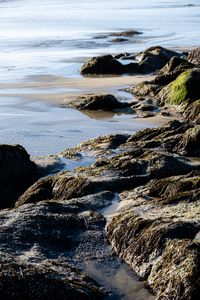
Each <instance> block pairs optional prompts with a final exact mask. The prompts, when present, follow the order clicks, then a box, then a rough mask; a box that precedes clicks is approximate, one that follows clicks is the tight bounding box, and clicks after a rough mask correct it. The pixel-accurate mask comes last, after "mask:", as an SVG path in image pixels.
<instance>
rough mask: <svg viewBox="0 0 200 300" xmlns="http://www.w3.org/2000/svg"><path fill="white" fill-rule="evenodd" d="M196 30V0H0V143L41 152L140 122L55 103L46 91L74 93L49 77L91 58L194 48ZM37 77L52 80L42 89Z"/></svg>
mask: <svg viewBox="0 0 200 300" xmlns="http://www.w3.org/2000/svg"><path fill="white" fill-rule="evenodd" d="M199 28H200V0H177V1H174V0H151V1H150V0H140V1H138V0H123V1H122V0H101V1H99V0H56V1H55V0H0V143H9V144H17V143H19V144H22V145H23V146H24V147H25V148H26V149H27V150H28V152H29V153H30V154H32V155H43V154H45V155H46V154H53V153H57V152H59V151H62V150H64V149H65V148H67V147H70V146H73V145H75V144H77V143H79V142H81V141H83V140H85V139H88V138H92V137H95V136H97V135H102V134H108V133H113V132H126V133H133V132H135V131H136V130H139V129H141V128H144V127H146V126H147V125H146V124H145V123H144V124H142V122H140V123H137V122H134V119H133V117H132V116H129V117H128V116H125V115H121V116H115V115H113V116H112V117H111V116H109V117H105V116H103V118H100V117H99V116H98V117H97V116H95V115H93V114H87V115H83V114H82V113H80V112H77V111H74V110H69V109H62V108H59V107H58V106H57V104H56V103H53V101H51V97H52V98H53V96H55V94H57V95H58V97H59V96H60V97H63V95H64V94H66V95H67V94H70V93H72V92H73V93H75V92H76V91H74V90H73V88H70V86H69V84H68V86H67V87H65V85H64V84H63V86H62V87H61V86H57V85H54V83H56V80H57V78H58V79H59V78H61V79H64V80H66V79H67V78H72V80H76V79H78V78H79V79H81V76H80V74H79V68H80V66H81V64H82V63H83V62H84V61H85V59H86V58H87V57H90V56H94V55H98V54H102V53H113V54H114V53H120V52H125V51H126V52H127V51H128V52H131V53H132V52H137V51H140V50H143V49H145V48H147V47H149V46H152V45H162V46H166V47H172V48H177V47H186V48H187V47H191V46H199V45H200V37H199ZM132 29H135V30H138V31H141V32H143V34H141V35H137V36H134V37H133V38H131V39H130V40H129V41H128V42H124V43H113V42H112V38H111V37H106V36H105V35H106V34H108V33H113V32H119V31H124V30H132ZM99 37H101V38H99ZM40 82H41V83H44V82H45V83H48V82H50V83H51V82H52V84H51V86H50V87H48V85H47V87H46V88H43V87H42V85H40ZM32 83H33V84H32ZM16 84H18V86H17V85H16ZM20 84H21V85H20ZM24 84H26V86H23V85H24ZM29 84H30V87H29V88H27V85H28V86H29ZM109 92H113V90H112V89H111V90H109ZM115 92H117V94H118V95H120V93H122V92H121V91H115ZM83 93H84V90H83ZM39 94H42V96H43V98H48V99H50V103H48V102H44V101H43V102H42V101H39V100H38V98H37V97H36V95H39ZM129 98H130V96H129ZM148 126H150V127H151V126H154V124H153V122H152V123H150V124H149V125H148Z"/></svg>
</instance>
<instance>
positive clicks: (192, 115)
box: [184, 100, 200, 124]
mask: <svg viewBox="0 0 200 300" xmlns="http://www.w3.org/2000/svg"><path fill="white" fill-rule="evenodd" d="M184 115H185V117H186V119H187V120H188V121H193V122H196V123H197V124H200V100H196V101H194V102H193V103H191V104H190V105H189V106H188V107H187V108H186V109H185V111H184Z"/></svg>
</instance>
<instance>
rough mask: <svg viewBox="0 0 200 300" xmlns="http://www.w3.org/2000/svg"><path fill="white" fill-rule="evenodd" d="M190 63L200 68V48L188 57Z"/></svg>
mask: <svg viewBox="0 0 200 300" xmlns="http://www.w3.org/2000/svg"><path fill="white" fill-rule="evenodd" d="M188 61H189V62H190V63H192V64H194V65H196V66H200V47H199V48H195V49H194V50H192V52H191V53H190V54H189V56H188Z"/></svg>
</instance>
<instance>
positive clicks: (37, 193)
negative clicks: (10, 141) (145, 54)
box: [16, 121, 199, 206]
mask: <svg viewBox="0 0 200 300" xmlns="http://www.w3.org/2000/svg"><path fill="white" fill-rule="evenodd" d="M193 129H194V125H188V124H186V123H181V122H178V121H177V122H176V121H175V122H172V123H170V124H168V125H166V126H163V127H161V128H158V129H147V130H144V131H141V132H139V133H137V134H136V135H134V136H132V137H129V138H128V139H127V136H125V137H124V140H122V138H121V137H120V143H119V144H120V147H118V148H116V149H115V151H114V152H109V151H108V152H106V151H105V148H104V149H103V152H102V153H104V154H106V153H107V156H106V155H105V156H100V157H99V158H98V159H97V160H96V162H95V163H94V164H93V165H91V166H89V167H79V168H76V169H75V171H74V172H73V173H70V172H62V173H58V174H56V175H54V176H49V177H46V178H44V179H41V180H39V181H38V182H36V183H35V184H34V185H33V186H31V187H30V188H29V189H28V190H27V191H26V192H25V193H24V194H23V195H22V196H21V197H20V198H19V200H18V201H17V203H16V205H17V206H20V205H23V204H25V203H31V202H33V203H35V202H39V201H43V200H49V199H71V198H79V197H82V196H85V195H88V194H93V193H98V192H102V191H111V192H119V191H123V190H126V189H131V188H134V187H136V186H139V185H143V184H145V183H147V182H148V181H149V180H151V179H153V178H154V179H155V178H164V177H167V176H170V175H179V174H187V173H188V172H190V171H192V170H193V169H195V168H198V166H197V167H194V166H191V165H190V164H188V162H187V160H184V159H183V157H181V156H179V155H178V154H179V153H180V154H183V153H184V154H185V155H189V156H192V155H194V154H195V155H196V152H195V153H194V151H193V147H194V149H196V148H197V147H198V145H199V139H198V134H197V135H196V136H195V134H191V132H193ZM188 130H191V131H188ZM194 130H195V129H194ZM195 132H197V130H195ZM107 140H108V137H106V138H105V142H106V141H107ZM112 140H113V139H112ZM98 141H99V142H100V147H99V148H101V146H102V142H103V140H101V139H97V140H91V141H90V142H88V144H87V143H86V144H83V149H82V150H84V151H87V149H89V148H90V149H91V148H92V143H93V144H94V150H95V147H96V150H97V153H98V149H99V148H98V147H97V146H95V145H96V144H98ZM176 145H177V147H175V146H176ZM107 146H108V145H107ZM80 148H81V145H80V146H79V149H80ZM113 148H115V147H114V146H113ZM77 149H78V148H77ZM117 150H118V151H117ZM73 151H75V153H76V149H73ZM104 151H105V152H104ZM168 151H173V152H175V153H176V155H174V154H171V153H169V152H168ZM73 153H74V152H73ZM79 154H81V153H80V152H79ZM63 155H64V156H65V155H70V151H69V150H67V153H66V152H64V153H63ZM97 155H98V154H97Z"/></svg>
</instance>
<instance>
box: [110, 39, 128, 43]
mask: <svg viewBox="0 0 200 300" xmlns="http://www.w3.org/2000/svg"><path fill="white" fill-rule="evenodd" d="M127 41H128V39H126V38H115V39H112V42H113V43H123V42H127Z"/></svg>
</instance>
